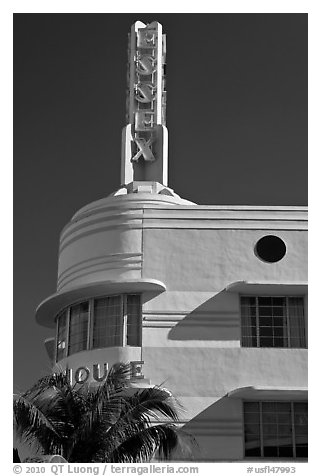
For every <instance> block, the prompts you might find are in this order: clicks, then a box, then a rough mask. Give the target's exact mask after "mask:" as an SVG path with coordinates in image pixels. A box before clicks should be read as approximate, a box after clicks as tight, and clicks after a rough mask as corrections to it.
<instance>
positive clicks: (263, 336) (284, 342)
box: [241, 296, 306, 348]
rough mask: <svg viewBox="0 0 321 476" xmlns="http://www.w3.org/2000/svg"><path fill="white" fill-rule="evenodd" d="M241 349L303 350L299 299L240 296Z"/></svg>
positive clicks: (301, 310)
mask: <svg viewBox="0 0 321 476" xmlns="http://www.w3.org/2000/svg"><path fill="white" fill-rule="evenodd" d="M241 321H242V346H243V347H291V348H304V347H305V346H306V342H305V321H304V299H303V297H300V296H299V297H284V296H275V297H270V296H241Z"/></svg>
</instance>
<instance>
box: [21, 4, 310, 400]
mask: <svg viewBox="0 0 321 476" xmlns="http://www.w3.org/2000/svg"><path fill="white" fill-rule="evenodd" d="M136 20H141V21H143V22H145V23H148V22H151V21H153V20H157V21H159V22H160V23H162V25H163V29H164V32H165V33H166V34H167V98H168V102H167V126H168V129H169V186H170V187H171V188H173V189H174V190H175V192H176V193H178V194H179V195H181V196H182V197H184V198H186V199H189V200H192V201H194V202H196V203H199V204H208V205H220V204H234V205H306V204H307V15H306V14H164V13H160V14H156V13H152V14H15V15H14V386H15V390H16V391H17V390H18V391H19V390H24V389H26V388H27V387H28V386H30V385H31V384H33V383H34V382H35V380H36V379H37V378H38V377H40V376H41V375H43V374H45V373H48V372H49V371H50V364H49V361H48V359H47V357H46V353H45V350H44V347H43V340H44V339H45V338H46V337H49V336H51V335H53V333H52V332H51V331H50V329H46V328H42V327H40V326H39V325H37V324H36V323H35V319H34V314H35V309H36V307H37V306H38V304H39V303H40V302H41V301H42V300H43V299H44V298H46V297H47V296H49V295H50V294H52V293H54V292H55V286H56V274H57V253H58V240H59V233H60V231H61V229H62V227H63V226H64V225H65V224H66V223H67V222H68V220H69V219H70V218H71V216H72V215H73V214H74V213H75V212H76V211H77V210H78V209H79V208H81V207H82V206H83V205H85V204H87V203H89V202H91V201H94V200H97V199H99V198H102V197H104V196H106V195H108V194H110V193H111V192H113V191H115V190H116V189H117V188H118V187H119V185H120V183H119V180H120V178H119V177H120V138H121V129H122V127H123V126H124V125H125V89H126V62H127V33H128V32H129V30H130V26H131V25H132V23H134V22H135V21H136Z"/></svg>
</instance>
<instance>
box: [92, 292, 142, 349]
mask: <svg viewBox="0 0 321 476" xmlns="http://www.w3.org/2000/svg"><path fill="white" fill-rule="evenodd" d="M93 316H94V323H93V348H94V349H97V348H101V347H113V346H115V347H116V346H124V345H132V346H140V345H141V303H140V295H138V294H129V295H124V296H109V297H106V298H102V299H95V301H94V313H93Z"/></svg>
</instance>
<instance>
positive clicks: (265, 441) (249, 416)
mask: <svg viewBox="0 0 321 476" xmlns="http://www.w3.org/2000/svg"><path fill="white" fill-rule="evenodd" d="M243 408H244V447H245V457H260V458H307V457H308V403H307V402H301V401H300V402H299V401H298V402H286V401H269V402H265V401H264V402H244V404H243Z"/></svg>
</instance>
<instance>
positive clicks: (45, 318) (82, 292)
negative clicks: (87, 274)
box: [36, 279, 166, 328]
mask: <svg viewBox="0 0 321 476" xmlns="http://www.w3.org/2000/svg"><path fill="white" fill-rule="evenodd" d="M144 291H153V292H156V293H158V294H160V293H162V292H164V291H166V286H165V284H164V283H162V282H161V281H158V280H156V279H132V280H130V279H129V280H127V281H102V282H101V281H99V282H97V283H91V284H87V285H86V286H77V288H70V289H68V290H67V291H64V292H61V293H56V294H53V295H52V296H49V297H48V298H47V299H45V300H44V301H42V303H41V304H40V305H39V306H38V308H37V310H36V321H37V322H38V323H39V324H41V325H42V326H46V327H51V328H53V327H54V326H55V321H54V320H55V317H56V315H57V314H58V313H59V312H60V311H61V310H62V309H64V308H65V307H67V306H70V305H71V304H74V303H76V302H81V301H86V300H87V299H90V298H93V297H102V296H108V295H110V294H123V293H141V292H144Z"/></svg>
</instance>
